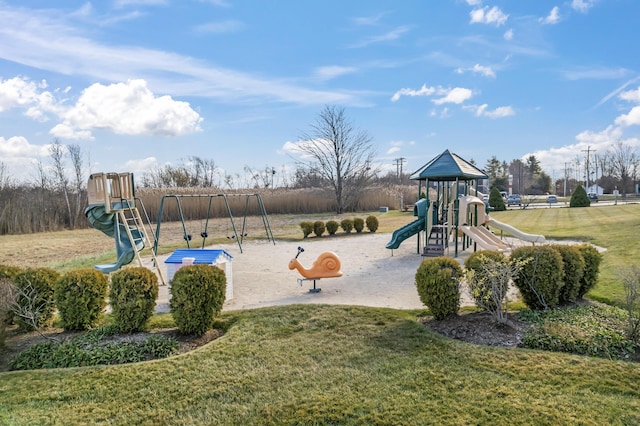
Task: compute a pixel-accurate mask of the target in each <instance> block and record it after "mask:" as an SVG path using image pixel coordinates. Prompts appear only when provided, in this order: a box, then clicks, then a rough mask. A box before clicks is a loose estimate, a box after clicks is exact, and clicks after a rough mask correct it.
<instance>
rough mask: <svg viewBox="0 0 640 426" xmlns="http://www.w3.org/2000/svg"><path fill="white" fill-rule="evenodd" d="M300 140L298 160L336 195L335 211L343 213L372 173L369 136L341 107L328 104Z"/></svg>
mask: <svg viewBox="0 0 640 426" xmlns="http://www.w3.org/2000/svg"><path fill="white" fill-rule="evenodd" d="M300 139H301V142H300V143H299V145H298V150H299V153H300V154H301V155H302V160H301V162H302V163H303V164H304V165H305V167H306V169H307V170H308V171H309V172H315V173H317V174H318V175H320V176H321V178H322V179H324V180H325V181H326V182H328V184H329V185H330V186H331V188H332V189H333V192H334V194H335V197H336V213H338V214H341V213H343V212H344V210H345V208H348V207H350V206H351V205H353V204H354V202H355V201H356V200H357V196H358V194H359V192H360V190H361V189H362V188H363V187H364V186H365V185H366V183H367V182H368V181H369V179H370V178H371V177H372V176H373V175H374V174H375V171H374V170H372V169H371V167H372V162H373V158H374V156H375V149H374V147H373V145H372V139H371V136H369V135H368V134H367V133H366V132H365V131H362V130H357V129H356V128H355V127H354V126H353V124H352V123H351V121H350V120H349V119H348V118H347V116H346V115H345V112H344V108H340V107H336V106H330V105H328V106H325V108H324V109H323V110H322V111H321V112H320V115H319V116H318V119H317V121H316V122H315V124H313V125H311V131H310V133H304V134H303V135H302V136H301V138H300Z"/></svg>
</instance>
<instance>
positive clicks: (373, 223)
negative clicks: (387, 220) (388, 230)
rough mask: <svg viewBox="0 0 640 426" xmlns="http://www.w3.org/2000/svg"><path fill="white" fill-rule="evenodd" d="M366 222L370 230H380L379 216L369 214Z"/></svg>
mask: <svg viewBox="0 0 640 426" xmlns="http://www.w3.org/2000/svg"><path fill="white" fill-rule="evenodd" d="M366 224H367V229H368V230H369V232H376V231H377V230H378V225H379V222H378V218H377V217H375V216H367V220H366Z"/></svg>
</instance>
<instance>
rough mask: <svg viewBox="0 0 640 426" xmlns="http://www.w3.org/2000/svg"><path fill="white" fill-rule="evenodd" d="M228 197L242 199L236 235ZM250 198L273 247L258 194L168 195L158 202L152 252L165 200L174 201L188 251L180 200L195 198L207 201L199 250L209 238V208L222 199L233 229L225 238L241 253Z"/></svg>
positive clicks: (189, 235) (158, 231) (155, 248)
mask: <svg viewBox="0 0 640 426" xmlns="http://www.w3.org/2000/svg"><path fill="white" fill-rule="evenodd" d="M230 197H232V198H244V215H243V219H242V228H241V231H240V233H238V228H237V227H236V224H235V221H234V218H233V213H232V212H231V207H230V206H229V198H230ZM252 197H255V199H256V202H257V205H258V210H259V212H260V216H261V218H262V224H263V226H264V229H265V232H266V234H267V241H271V242H273V244H274V245H275V244H276V240H275V239H274V238H273V233H272V232H271V226H270V225H269V218H268V217H267V211H266V209H265V208H264V203H263V202H262V197H261V196H260V194H170V195H163V196H162V200H161V201H160V209H159V212H158V223H157V226H156V238H155V242H154V246H153V252H154V253H157V252H158V241H160V225H161V224H162V214H163V212H164V205H165V200H175V202H176V207H177V211H178V216H179V219H180V222H181V223H182V233H183V239H184V240H185V241H186V243H187V248H189V249H190V248H191V239H192V235H191V234H190V233H189V232H188V231H187V225H186V222H185V217H184V212H183V209H182V204H183V203H182V201H181V200H183V199H189V198H195V199H198V202H199V203H200V200H203V199H204V200H208V202H207V214H206V218H205V222H204V226H202V225H201V229H200V237H202V246H201V248H202V249H204V247H205V244H206V241H207V238H208V237H209V218H210V217H211V207H212V205H213V202H214V201H213V200H214V199H216V200H219V199H222V200H223V201H224V206H225V208H226V213H227V216H228V218H229V221H230V223H231V228H232V229H233V234H232V235H227V238H229V239H234V240H236V242H237V243H238V248H239V249H240V253H242V242H243V240H244V237H246V236H247V235H248V234H247V232H246V225H247V215H248V213H249V201H250V200H251V199H252Z"/></svg>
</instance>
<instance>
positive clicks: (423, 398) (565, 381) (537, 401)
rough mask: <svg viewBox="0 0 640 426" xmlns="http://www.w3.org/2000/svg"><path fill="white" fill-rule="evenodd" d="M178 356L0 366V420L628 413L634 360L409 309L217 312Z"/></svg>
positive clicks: (400, 419) (513, 419)
mask: <svg viewBox="0 0 640 426" xmlns="http://www.w3.org/2000/svg"><path fill="white" fill-rule="evenodd" d="M223 319H224V321H225V322H226V324H227V327H228V330H227V333H226V334H225V335H224V336H223V337H222V338H220V339H218V340H216V341H214V342H212V343H211V344H209V345H207V346H205V347H203V348H201V349H199V350H197V351H195V352H193V353H190V354H187V355H183V356H178V357H175V358H170V359H166V360H161V361H153V362H146V363H141V364H131V365H122V366H116V367H98V368H77V369H66V370H55V371H54V370H49V371H29V372H14V373H4V374H2V375H0V379H1V380H0V395H2V403H1V404H0V423H2V424H11V425H21V424H90V423H98V422H100V423H109V424H149V425H186V424H224V425H231V424H241V425H247V424H367V425H368V424H536V425H539V424H549V425H556V424H637V423H638V422H640V387H639V386H638V383H639V382H640V365H638V364H634V363H625V362H614V361H606V360H601V359H594V358H589V357H579V356H569V355H563V354H556V353H546V352H541V351H529V350H523V349H492V348H488V347H481V346H473V345H469V344H465V343H461V342H457V341H453V340H448V339H444V338H442V337H440V336H439V335H437V334H434V333H432V332H430V331H429V330H428V329H427V328H426V327H424V326H423V325H421V324H420V323H419V322H417V321H416V312H408V311H401V310H391V309H377V308H363V307H345V306H314V305H306V306H299V305H298V306H288V307H273V308H263V309H258V310H250V311H242V312H234V313H229V314H225V315H224V318H223Z"/></svg>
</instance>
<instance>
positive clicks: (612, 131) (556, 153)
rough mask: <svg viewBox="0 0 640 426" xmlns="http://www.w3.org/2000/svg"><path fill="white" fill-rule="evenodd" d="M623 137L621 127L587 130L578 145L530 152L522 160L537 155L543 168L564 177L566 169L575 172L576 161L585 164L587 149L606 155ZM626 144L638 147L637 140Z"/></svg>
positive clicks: (579, 136) (577, 141)
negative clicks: (595, 130)
mask: <svg viewBox="0 0 640 426" xmlns="http://www.w3.org/2000/svg"><path fill="white" fill-rule="evenodd" d="M621 137H622V131H621V129H620V127H616V126H609V127H607V128H606V129H604V130H603V131H601V132H592V131H590V130H587V131H584V132H581V133H579V134H578V135H577V136H576V143H574V144H570V145H564V146H561V147H559V148H551V149H548V150H539V151H534V152H530V153H527V154H525V155H523V156H522V158H526V157H528V156H530V155H535V156H536V158H537V159H538V160H539V161H540V164H541V165H542V167H543V168H544V169H545V170H547V171H548V172H549V173H553V172H554V171H555V175H556V176H560V175H562V176H564V170H565V168H567V169H571V170H573V168H574V167H576V161H579V162H580V164H583V163H584V156H585V151H586V150H587V149H589V150H590V151H595V152H597V153H602V154H604V153H605V152H607V150H608V149H609V148H610V147H611V146H612V144H613V143H614V142H616V141H618V140H620V138H621ZM624 142H625V143H629V142H631V143H632V144H633V145H637V141H636V140H631V139H629V140H625V141H624Z"/></svg>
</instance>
